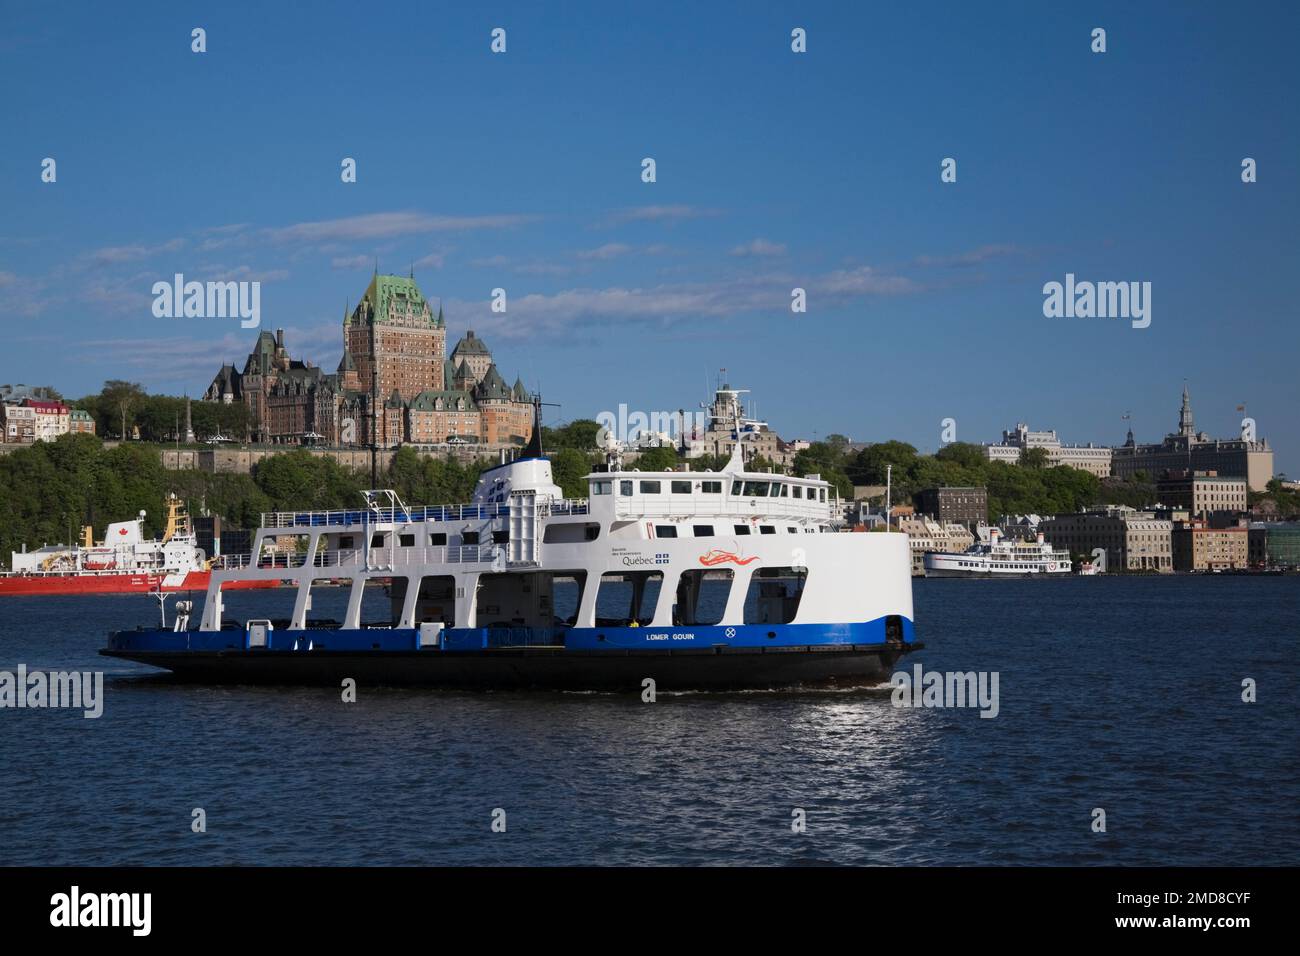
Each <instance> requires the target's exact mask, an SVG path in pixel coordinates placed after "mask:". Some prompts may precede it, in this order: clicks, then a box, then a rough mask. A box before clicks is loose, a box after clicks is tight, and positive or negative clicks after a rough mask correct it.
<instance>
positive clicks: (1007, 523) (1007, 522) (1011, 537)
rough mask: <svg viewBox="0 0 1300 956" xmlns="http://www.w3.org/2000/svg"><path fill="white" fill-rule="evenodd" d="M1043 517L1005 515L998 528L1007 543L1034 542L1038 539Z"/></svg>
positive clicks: (1034, 515) (999, 521) (1000, 519)
mask: <svg viewBox="0 0 1300 956" xmlns="http://www.w3.org/2000/svg"><path fill="white" fill-rule="evenodd" d="M1042 521H1043V518H1042V516H1041V515H1036V514H1027V515H1003V516H1002V517H1001V518H999V519H998V523H997V528H998V530H999V531H1000V532H1002V537H1003V538H1004V539H1005V540H1007V541H1033V540H1035V539H1036V538H1037V537H1038V526H1039V525H1040V524H1042Z"/></svg>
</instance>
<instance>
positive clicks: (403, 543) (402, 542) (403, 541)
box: [397, 534, 415, 548]
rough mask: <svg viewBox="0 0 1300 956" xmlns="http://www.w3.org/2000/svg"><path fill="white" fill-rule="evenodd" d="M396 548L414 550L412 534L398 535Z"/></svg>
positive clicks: (413, 536)
mask: <svg viewBox="0 0 1300 956" xmlns="http://www.w3.org/2000/svg"><path fill="white" fill-rule="evenodd" d="M397 546H398V547H399V548H414V547H415V535H413V534H400V535H398V536H397Z"/></svg>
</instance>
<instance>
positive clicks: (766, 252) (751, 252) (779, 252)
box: [731, 239, 785, 257]
mask: <svg viewBox="0 0 1300 956" xmlns="http://www.w3.org/2000/svg"><path fill="white" fill-rule="evenodd" d="M731 254H732V255H733V256H742V257H743V256H783V255H785V246H784V245H783V244H782V243H779V242H768V241H767V240H766V239H751V240H750V241H749V242H746V243H743V244H741V245H739V246H736V247H735V248H734V249H732V250H731Z"/></svg>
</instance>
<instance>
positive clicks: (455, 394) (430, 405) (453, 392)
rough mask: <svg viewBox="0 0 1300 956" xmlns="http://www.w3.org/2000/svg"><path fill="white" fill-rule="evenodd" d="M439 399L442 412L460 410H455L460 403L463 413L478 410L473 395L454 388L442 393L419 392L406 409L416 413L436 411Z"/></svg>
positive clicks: (431, 391)
mask: <svg viewBox="0 0 1300 956" xmlns="http://www.w3.org/2000/svg"><path fill="white" fill-rule="evenodd" d="M439 399H441V400H442V406H443V410H444V411H445V410H448V409H456V410H457V411H460V410H462V409H459V408H457V405H458V404H459V403H461V402H464V409H463V411H467V412H472V411H475V410H476V409H477V408H478V406H477V405H476V404H475V403H474V396H473V395H471V394H470V393H469V392H466V391H462V390H460V389H455V388H447V389H443V390H442V391H436V390H432V389H431V390H429V391H426V392H421V393H420V394H419V395H417V396H415V398H413V399H411V401H410V403H409V404H408V405H407V408H410V409H411V410H412V411H417V412H432V411H437V410H438V400H439Z"/></svg>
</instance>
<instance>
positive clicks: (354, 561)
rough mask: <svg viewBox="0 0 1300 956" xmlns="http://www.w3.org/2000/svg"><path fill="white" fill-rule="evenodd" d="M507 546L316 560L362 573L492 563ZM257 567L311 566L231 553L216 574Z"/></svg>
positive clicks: (300, 559) (329, 555)
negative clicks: (410, 567)
mask: <svg viewBox="0 0 1300 956" xmlns="http://www.w3.org/2000/svg"><path fill="white" fill-rule="evenodd" d="M502 547H503V546H502V545H498V544H466V545H459V546H449V547H437V548H433V547H431V548H391V549H390V548H371V549H369V553H370V562H369V565H367V563H366V552H365V551H363V550H361V549H359V548H350V549H345V550H339V551H318V552H316V557H315V558H314V559H313V561H312V567H314V568H344V569H348V570H358V569H363V568H366V567H369V568H370V569H371V570H374V569H378V568H388V567H395V566H397V565H402V566H407V565H412V564H464V563H468V562H490V561H492V559H493V558H494V557H495V556H496V553H497V551H498V550H499V549H501V548H502ZM254 566H255V567H256V568H258V569H259V570H263V571H266V570H274V569H283V570H286V571H290V570H294V569H297V568H303V567H306V566H307V553H306V552H305V551H303V552H296V551H288V552H278V553H275V554H264V555H262V557H261V559H260V560H258V561H256V562H254V556H253V555H251V554H227V555H224V556H222V558H221V559H220V563H219V565H216V566H214V568H213V570H216V571H239V570H242V569H245V568H252V567H254Z"/></svg>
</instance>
